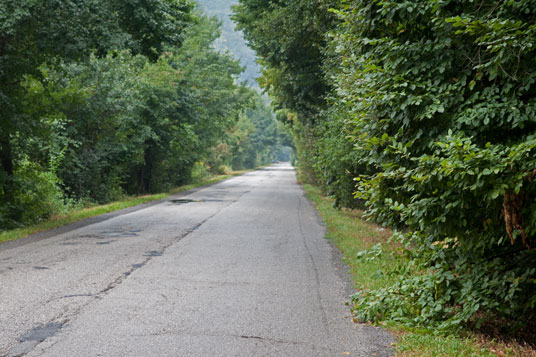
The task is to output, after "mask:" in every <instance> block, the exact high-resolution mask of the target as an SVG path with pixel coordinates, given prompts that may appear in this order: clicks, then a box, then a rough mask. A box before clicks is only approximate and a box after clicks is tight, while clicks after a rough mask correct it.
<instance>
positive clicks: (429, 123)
mask: <svg viewBox="0 0 536 357" xmlns="http://www.w3.org/2000/svg"><path fill="white" fill-rule="evenodd" d="M234 19H235V21H236V22H237V23H238V24H239V28H240V29H242V30H243V31H244V33H245V37H246V39H247V40H248V42H249V44H250V45H251V47H252V48H253V49H254V50H255V51H256V53H257V55H258V57H259V58H260V63H261V65H262V66H263V70H262V73H263V77H262V78H261V79H260V83H261V86H262V87H263V88H264V89H265V90H266V91H267V92H268V93H269V94H270V95H271V97H272V99H273V103H274V105H275V107H276V109H277V115H278V118H279V119H280V120H281V121H282V122H284V123H287V124H288V125H290V126H291V127H292V132H293V137H294V143H295V145H296V150H297V160H296V162H295V163H296V165H297V167H298V168H299V170H300V172H301V177H302V180H303V181H304V182H306V183H314V184H316V185H318V186H319V187H320V188H321V190H322V192H323V193H324V194H326V195H328V196H330V197H333V199H334V205H335V206H337V207H339V208H361V209H362V210H363V217H364V218H365V219H367V220H370V221H373V222H376V223H378V224H380V225H381V226H382V227H385V228H388V229H390V230H392V232H393V235H392V241H393V242H396V245H397V247H398V248H397V249H400V252H398V253H397V254H398V255H399V256H401V257H402V258H403V264H401V265H397V266H398V267H399V268H398V270H396V271H395V272H390V273H389V274H387V272H385V274H387V277H388V278H385V280H382V281H384V282H385V284H384V283H381V284H380V283H374V284H372V283H369V284H364V287H363V288H362V289H360V290H359V293H358V294H356V295H355V296H354V297H353V302H352V306H353V311H354V314H355V317H356V319H357V320H361V321H371V322H374V323H384V324H392V323H393V324H396V325H397V326H404V327H405V328H406V329H416V330H421V329H423V330H427V331H436V333H438V334H439V333H442V334H446V336H451V338H453V341H455V340H456V338H455V337H454V336H458V335H460V334H461V335H462V336H463V335H464V334H466V333H469V332H468V331H476V332H482V333H484V334H488V335H490V336H492V337H493V338H498V339H501V338H504V339H508V338H511V337H514V338H516V339H518V340H520V341H523V340H524V341H526V342H527V343H532V344H536V333H535V331H536V328H535V326H534V321H536V249H534V247H535V246H536V182H535V180H536V120H535V117H536V62H535V61H534V58H535V57H536V44H535V42H534V39H535V38H536V1H535V0H522V1H458V0H445V1H438V0H418V1H414V0H412V1H407V0H396V1H383V0H381V1H380V0H373V1H368V0H367V1H365V0H357V1H346V0H326V1H317V0H296V1H292V2H279V1H266V2H262V1H258V0H239V4H238V5H237V6H235V7H234ZM378 247H379V246H377V247H376V248H374V249H373V248H369V249H373V250H372V251H370V252H368V253H366V255H368V254H372V255H374V254H376V253H377V250H378V249H379V248H378ZM363 254H365V253H363ZM380 255H381V254H380ZM402 258H401V259H402ZM374 268H376V267H374ZM376 270H377V269H376ZM378 274H379V273H378ZM382 274H383V273H382ZM419 341H420V342H419ZM425 341H427V340H426V339H420V340H419V339H415V340H414V342H415V343H418V344H420V345H423V344H425V343H428V342H425ZM453 353H454V352H453ZM462 354H463V353H462Z"/></svg>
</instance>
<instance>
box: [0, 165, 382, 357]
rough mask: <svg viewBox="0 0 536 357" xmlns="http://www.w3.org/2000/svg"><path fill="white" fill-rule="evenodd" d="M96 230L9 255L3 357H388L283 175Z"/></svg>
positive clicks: (4, 251) (8, 249) (2, 262)
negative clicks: (361, 319) (355, 312)
mask: <svg viewBox="0 0 536 357" xmlns="http://www.w3.org/2000/svg"><path fill="white" fill-rule="evenodd" d="M89 223H91V224H89ZM89 223H86V224H87V225H84V224H77V225H75V226H73V227H71V228H64V229H62V230H59V231H57V232H56V233H57V234H54V232H52V234H50V233H49V234H48V235H47V236H46V237H43V236H41V237H39V239H37V238H35V237H34V238H29V239H26V240H23V241H19V242H17V243H11V244H2V245H0V286H1V290H0V322H1V327H0V329H1V331H0V355H2V356H23V355H26V356H206V355H214V356H264V355H270V356H271V355H273V356H338V355H354V356H388V355H390V354H391V350H390V345H391V342H393V339H392V336H391V335H390V334H389V333H387V332H385V331H384V330H382V329H379V328H376V327H371V326H368V325H361V324H355V323H353V322H352V321H351V318H350V313H349V308H348V307H347V306H346V305H345V302H346V301H347V300H348V297H349V294H350V292H351V289H350V283H349V281H348V278H347V276H346V273H345V272H344V267H343V266H341V263H340V261H339V254H338V252H337V251H336V250H335V249H334V248H333V247H332V246H331V245H330V244H329V243H328V242H327V241H326V240H325V239H324V233H325V229H324V227H323V225H322V223H321V222H320V220H319V218H318V217H317V215H316V212H315V210H314V208H313V207H312V205H311V203H310V202H309V201H308V200H307V199H306V198H305V197H304V193H303V191H302V189H301V188H300V187H299V186H298V185H297V184H296V176H295V173H294V170H293V169H292V168H291V167H290V166H289V165H288V164H277V165H273V166H270V167H268V168H266V169H263V170H258V171H253V172H250V173H247V174H245V175H242V176H238V177H235V178H232V179H229V180H227V181H224V182H222V183H219V184H216V185H213V186H210V187H206V188H203V189H200V190H195V191H192V192H189V193H187V194H185V195H181V196H180V197H173V198H170V199H168V200H165V201H163V202H160V203H158V204H154V205H149V206H143V207H139V208H137V209H134V210H129V211H128V212H125V213H124V214H116V215H112V216H109V217H106V219H99V220H96V221H90V222H89ZM70 229H71V230H70Z"/></svg>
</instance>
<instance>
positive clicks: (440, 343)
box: [304, 184, 532, 356]
mask: <svg viewBox="0 0 536 357" xmlns="http://www.w3.org/2000/svg"><path fill="white" fill-rule="evenodd" d="M304 188H305V191H306V193H307V197H308V198H309V199H310V200H311V201H313V202H314V204H315V206H316V208H317V210H318V212H319V213H320V216H321V217H322V219H323V221H324V222H325V224H326V226H327V238H328V239H329V240H331V241H332V242H333V243H334V244H335V246H337V247H338V248H339V250H340V251H341V252H342V254H343V256H344V258H343V259H344V262H345V263H346V264H347V265H348V266H349V267H350V273H351V277H352V280H353V282H354V285H355V288H356V289H362V288H365V289H377V288H382V287H386V286H389V285H390V284H391V283H392V282H393V279H395V277H393V276H389V275H386V274H384V272H385V271H387V270H388V267H389V265H390V264H393V263H394V260H395V258H393V256H392V255H391V254H381V255H380V256H379V257H377V258H376V259H360V258H358V253H359V252H360V251H362V250H365V249H368V248H371V247H372V246H374V245H376V244H378V243H379V244H381V245H382V251H383V252H393V251H396V250H397V249H400V247H399V246H397V244H396V243H389V242H388V239H389V237H390V236H391V234H392V232H391V231H390V230H387V229H384V228H381V227H379V226H377V225H375V224H372V223H369V222H365V221H364V220H363V219H362V218H361V217H362V214H361V212H359V211H356V210H346V209H342V210H338V209H336V208H334V207H333V203H334V200H332V199H330V198H326V197H324V196H323V195H322V194H321V192H320V190H319V189H318V188H317V187H315V186H311V185H307V184H306V185H304ZM384 327H386V328H388V329H390V330H391V331H392V332H393V333H395V335H396V336H397V343H396V345H395V351H396V354H397V355H398V356H495V355H502V356H523V355H527V354H526V353H527V352H530V351H529V350H526V349H524V348H523V347H522V346H511V345H506V344H503V343H499V342H495V341H493V340H490V339H486V338H485V337H483V336H476V335H474V334H471V333H469V332H467V333H466V336H463V334H461V335H458V334H451V335H449V334H434V333H431V332H429V331H408V330H407V329H405V328H403V327H402V326H400V325H396V324H386V325H385V326H384ZM531 355H532V354H531Z"/></svg>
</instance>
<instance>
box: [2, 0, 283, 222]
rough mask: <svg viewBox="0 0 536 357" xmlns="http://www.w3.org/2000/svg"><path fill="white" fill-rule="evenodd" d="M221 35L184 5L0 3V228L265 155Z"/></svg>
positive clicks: (265, 121)
mask: <svg viewBox="0 0 536 357" xmlns="http://www.w3.org/2000/svg"><path fill="white" fill-rule="evenodd" d="M219 33H220V24H219V23H218V22H217V21H216V20H215V19H212V18H208V17H206V16H205V15H203V14H202V13H201V12H200V11H199V10H197V8H196V4H195V3H194V2H192V1H189V0H143V1H141V0H134V1H132V0H128V1H127V0H112V1H102V0H21V1H19V0H16V1H15V0H0V120H1V121H0V231H1V230H6V229H12V228H16V227H20V226H22V225H26V224H31V223H35V222H38V221H40V220H42V219H46V218H48V217H50V216H52V215H57V214H62V213H65V212H66V211H68V210H70V209H73V208H76V207H81V206H83V205H85V204H87V203H105V202H110V201H112V200H115V199H118V198H120V197H122V196H123V195H125V194H144V193H153V192H162V191H165V190H169V189H170V188H172V187H174V186H177V185H181V184H184V183H187V182H188V181H190V180H191V179H192V174H196V173H197V174H199V172H201V173H203V172H204V171H210V172H212V173H216V172H221V171H222V170H225V167H227V168H234V169H243V168H253V167H256V166H259V165H262V164H265V163H267V162H270V161H271V160H272V159H274V158H275V157H276V155H277V153H278V150H279V151H280V148H281V142H282V140H284V134H283V129H282V126H281V125H280V124H278V123H277V121H276V120H275V119H274V116H273V114H272V112H271V110H270V108H269V107H268V106H267V105H266V104H265V103H264V101H263V100H262V99H261V98H260V95H259V94H258V93H256V92H255V91H253V90H251V89H249V88H247V87H246V86H244V85H243V84H241V83H239V81H238V75H239V74H240V73H241V71H242V68H241V67H240V66H239V64H238V62H237V61H236V60H235V59H234V58H232V57H231V56H230V55H229V54H227V53H222V52H218V51H216V50H215V49H214V47H213V42H214V41H215V40H216V39H217V38H218V36H219ZM225 148H229V149H227V150H226V149H225Z"/></svg>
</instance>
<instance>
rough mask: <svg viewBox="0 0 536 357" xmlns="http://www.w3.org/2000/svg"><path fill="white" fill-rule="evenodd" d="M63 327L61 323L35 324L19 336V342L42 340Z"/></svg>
mask: <svg viewBox="0 0 536 357" xmlns="http://www.w3.org/2000/svg"><path fill="white" fill-rule="evenodd" d="M62 327H63V324H62V323H59V322H50V323H48V324H46V325H41V326H37V327H35V328H33V329H31V330H30V331H28V332H26V333H25V334H24V335H22V336H21V337H20V338H19V341H20V342H27V341H35V342H43V341H44V340H46V339H47V338H49V337H52V336H54V335H55V334H57V333H58V331H59V330H61V328H62Z"/></svg>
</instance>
